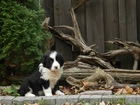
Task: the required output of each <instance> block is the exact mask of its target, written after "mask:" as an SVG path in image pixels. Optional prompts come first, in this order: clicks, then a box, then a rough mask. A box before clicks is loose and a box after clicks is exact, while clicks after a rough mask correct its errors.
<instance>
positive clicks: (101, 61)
mask: <svg viewBox="0 0 140 105" xmlns="http://www.w3.org/2000/svg"><path fill="white" fill-rule="evenodd" d="M83 1H84V0H83ZM85 1H87V0H85ZM70 14H71V17H72V23H73V27H71V26H66V25H60V26H54V27H51V26H48V25H47V28H49V31H50V32H51V33H52V34H53V35H54V36H55V37H56V38H59V39H61V40H63V41H65V42H66V43H70V44H72V45H74V46H76V47H77V48H79V50H80V52H81V55H79V56H78V57H77V59H76V60H74V61H70V62H66V63H65V65H64V73H63V75H62V78H63V79H66V78H67V77H68V76H72V77H68V78H67V79H66V80H67V82H69V83H70V84H72V85H76V84H80V81H89V77H88V76H90V78H91V79H90V80H95V81H98V80H99V79H102V78H103V79H104V80H105V81H106V84H105V85H107V86H111V85H113V86H115V87H117V86H118V87H123V86H124V85H126V84H120V83H118V81H117V82H116V80H115V79H118V80H119V82H122V83H124V81H125V82H128V81H129V82H128V83H131V82H130V81H132V82H140V71H137V68H138V61H139V60H140V45H139V44H137V43H134V42H128V41H122V40H120V39H115V40H114V41H107V42H106V43H109V44H114V45H117V46H118V49H117V50H113V51H109V52H106V53H102V54H101V53H98V52H96V51H95V50H94V49H93V47H94V46H95V45H91V46H88V45H87V44H86V42H85V41H84V39H83V38H82V35H81V32H80V29H79V25H78V23H77V20H76V16H75V13H74V9H73V8H72V9H70ZM44 24H45V23H44ZM45 25H46V24H45ZM61 28H63V29H68V30H70V31H72V33H73V34H71V35H70V34H66V33H64V32H63V31H61ZM123 55H132V56H133V57H134V64H133V70H135V71H132V70H122V69H116V68H115V67H113V65H112V64H111V62H115V60H116V58H117V57H119V56H123ZM97 67H100V68H101V69H104V71H103V70H97V71H95V69H96V68H97ZM76 78H77V79H76ZM79 79H80V80H79ZM76 86H77V87H78V85H76ZM79 86H80V85H79ZM131 86H134V85H131ZM134 87H135V86H134Z"/></svg>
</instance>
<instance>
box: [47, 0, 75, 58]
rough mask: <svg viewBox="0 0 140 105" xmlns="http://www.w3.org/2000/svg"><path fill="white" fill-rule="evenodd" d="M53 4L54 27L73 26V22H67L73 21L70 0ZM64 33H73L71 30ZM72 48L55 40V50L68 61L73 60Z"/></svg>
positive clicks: (54, 1) (56, 0) (56, 1)
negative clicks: (70, 12)
mask: <svg viewBox="0 0 140 105" xmlns="http://www.w3.org/2000/svg"><path fill="white" fill-rule="evenodd" d="M53 3H54V24H53V26H58V25H61V24H67V25H71V24H72V22H71V21H66V20H71V17H70V14H69V8H70V7H71V4H70V2H69V0H53ZM62 4H63V5H62ZM46 12H47V11H46ZM52 20H53V19H52ZM63 31H64V32H66V33H71V32H70V31H69V30H66V29H63ZM71 47H72V46H71V45H70V44H67V43H65V42H64V41H62V40H60V39H58V38H56V39H55V50H57V51H59V52H61V53H62V54H63V56H64V58H65V59H66V60H73V56H72V51H71ZM53 50H54V49H53ZM67 55H70V56H67Z"/></svg>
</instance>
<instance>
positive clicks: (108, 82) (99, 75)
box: [66, 68, 140, 88]
mask: <svg viewBox="0 0 140 105" xmlns="http://www.w3.org/2000/svg"><path fill="white" fill-rule="evenodd" d="M101 79H103V80H104V81H105V84H96V83H95V87H96V88H97V86H98V87H100V86H101V85H102V86H103V87H104V88H111V87H113V88H122V87H125V86H126V85H127V84H120V83H117V82H116V80H114V78H113V77H112V76H111V75H110V74H108V73H106V72H105V71H104V70H101V69H100V68H97V69H96V70H95V73H93V74H92V75H91V76H88V77H85V78H83V79H76V78H74V77H71V76H69V77H68V78H67V79H66V81H67V82H68V83H69V84H71V85H74V86H76V87H78V88H80V87H82V85H83V84H82V83H83V82H96V81H99V80H101ZM129 86H130V87H132V88H136V87H140V84H137V85H136V84H129ZM92 88H94V85H93V86H92Z"/></svg>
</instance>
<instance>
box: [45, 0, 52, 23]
mask: <svg viewBox="0 0 140 105" xmlns="http://www.w3.org/2000/svg"><path fill="white" fill-rule="evenodd" d="M43 8H44V9H45V18H46V17H50V23H49V25H51V26H53V25H54V20H53V19H54V14H53V13H54V8H53V0H43Z"/></svg>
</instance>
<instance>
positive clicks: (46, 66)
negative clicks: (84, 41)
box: [18, 51, 64, 97]
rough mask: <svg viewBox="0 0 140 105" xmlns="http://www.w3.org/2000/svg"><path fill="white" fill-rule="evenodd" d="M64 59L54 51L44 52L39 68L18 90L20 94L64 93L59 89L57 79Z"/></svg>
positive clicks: (50, 94) (61, 70) (48, 94)
mask: <svg viewBox="0 0 140 105" xmlns="http://www.w3.org/2000/svg"><path fill="white" fill-rule="evenodd" d="M63 64H64V59H63V57H62V55H61V54H59V53H58V52H56V51H50V52H48V53H47V54H45V55H44V56H43V57H42V58H41V61H40V64H39V69H38V70H37V71H36V72H35V73H34V74H32V75H31V76H30V77H28V78H26V79H25V80H24V81H23V83H22V84H21V87H20V89H19V90H18V92H19V94H20V95H21V96H26V97H29V96H30V97H31V96H40V95H45V96H52V95H53V94H57V95H64V93H62V92H61V91H60V90H59V86H58V80H59V79H60V77H61V74H62V72H63Z"/></svg>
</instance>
